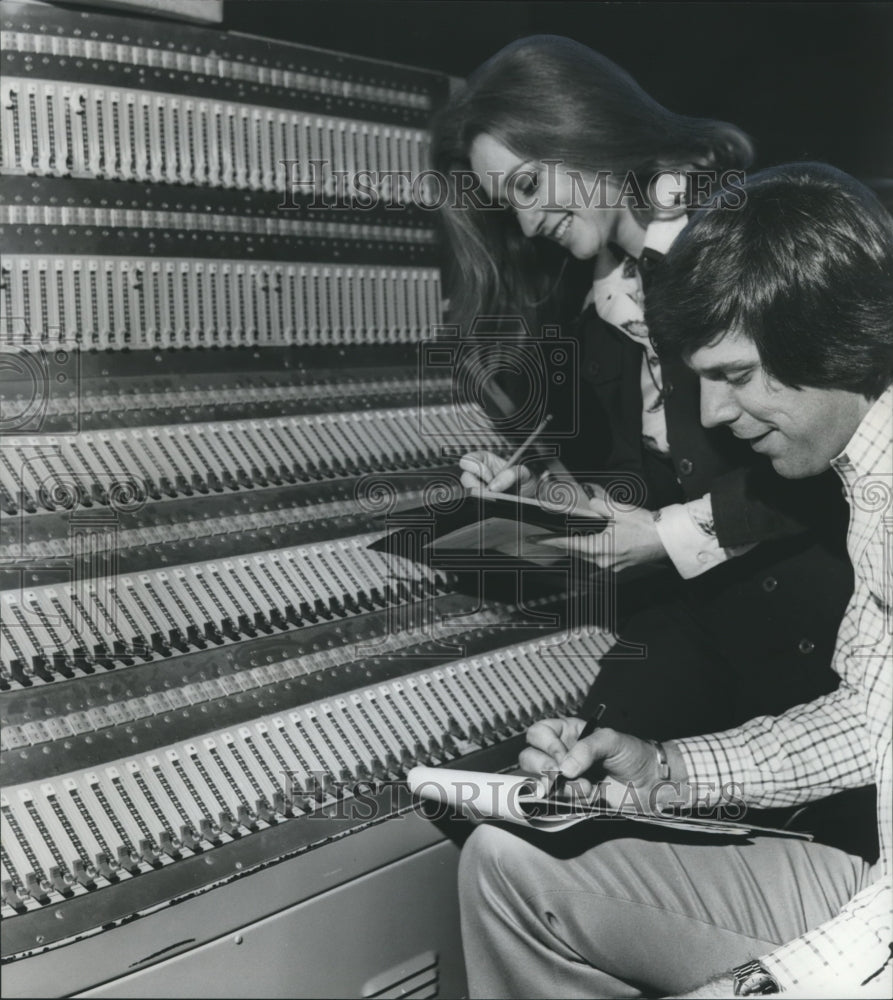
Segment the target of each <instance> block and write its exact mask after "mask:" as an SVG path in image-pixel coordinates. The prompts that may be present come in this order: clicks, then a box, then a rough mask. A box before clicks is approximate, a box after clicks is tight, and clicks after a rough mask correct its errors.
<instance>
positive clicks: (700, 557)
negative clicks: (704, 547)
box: [698, 552, 710, 563]
mask: <svg viewBox="0 0 893 1000" xmlns="http://www.w3.org/2000/svg"><path fill="white" fill-rule="evenodd" d="M709 558H710V556H709V554H708V553H707V552H699V553H698V562H699V563H705V562H707V560H708V559H709Z"/></svg>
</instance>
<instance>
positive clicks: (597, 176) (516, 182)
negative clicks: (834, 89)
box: [277, 159, 747, 212]
mask: <svg viewBox="0 0 893 1000" xmlns="http://www.w3.org/2000/svg"><path fill="white" fill-rule="evenodd" d="M279 162H280V164H281V165H282V167H283V170H284V171H285V177H286V189H285V192H284V197H283V200H282V202H281V203H280V204H279V205H278V206H277V207H278V208H280V209H295V210H298V209H303V208H311V209H323V208H325V209H334V210H338V209H354V210H357V209H359V210H361V211H371V210H374V209H379V208H385V209H389V210H392V211H393V210H399V209H405V208H408V207H410V206H414V207H415V208H419V209H422V210H423V211H435V212H436V211H439V210H441V209H444V208H449V209H453V210H456V209H458V210H464V209H474V210H475V211H501V210H503V209H506V208H510V209H513V210H516V211H523V210H526V209H530V208H533V207H539V208H543V209H546V210H548V211H574V210H581V209H591V208H608V209H611V208H621V207H626V208H630V209H634V210H637V211H644V210H646V209H658V210H660V211H676V210H680V209H684V210H686V211H691V210H693V209H696V208H700V207H702V206H703V205H705V204H707V203H708V202H709V201H710V199H711V198H712V196H713V194H714V192H716V191H717V190H718V189H723V190H724V191H726V192H727V197H726V202H725V207H726V208H728V209H737V208H740V207H741V206H742V205H743V204H744V202H745V200H746V197H747V195H746V192H745V190H744V186H743V185H744V181H745V171H743V170H725V171H717V170H707V169H693V170H690V171H685V172H682V171H679V170H675V169H673V170H670V169H667V170H658V171H655V172H654V173H652V174H650V175H645V176H643V175H641V174H638V173H634V172H632V171H630V172H627V173H624V174H617V173H615V172H613V171H609V170H599V171H596V172H591V171H582V170H579V169H576V168H574V167H573V166H569V165H568V166H565V164H563V162H562V161H561V160H542V161H540V162H539V163H538V164H536V165H535V166H533V165H531V166H525V167H523V168H522V169H519V170H516V171H514V172H513V173H511V174H509V175H505V176H503V175H501V174H500V172H499V171H494V170H490V171H487V172H486V173H485V174H484V176H481V175H479V174H477V173H476V172H474V171H473V170H469V169H458V170H454V171H450V172H449V173H443V172H441V171H438V170H434V169H433V168H427V169H422V170H417V171H412V170H407V169H398V170H372V169H361V170H354V171H350V170H344V169H342V168H338V167H336V166H335V165H334V164H333V163H332V162H331V161H329V160H326V159H310V160H307V161H306V162H302V161H301V160H297V159H284V160H280V161H279ZM559 170H561V171H562V183H561V184H560V185H559V184H558V183H557V178H558V171H559ZM308 199H309V200H308Z"/></svg>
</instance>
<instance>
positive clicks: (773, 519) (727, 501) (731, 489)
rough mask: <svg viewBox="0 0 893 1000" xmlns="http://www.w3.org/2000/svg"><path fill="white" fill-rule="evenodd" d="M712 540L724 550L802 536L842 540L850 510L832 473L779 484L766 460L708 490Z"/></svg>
mask: <svg viewBox="0 0 893 1000" xmlns="http://www.w3.org/2000/svg"><path fill="white" fill-rule="evenodd" d="M710 495H711V499H712V502H713V520H714V524H715V526H716V537H717V539H718V541H719V543H720V545H722V546H724V547H728V546H732V545H749V544H752V543H754V542H765V541H772V540H776V539H781V538H788V537H790V536H792V535H796V534H799V533H800V532H802V531H808V530H813V531H815V532H816V533H817V534H818V535H826V536H829V537H834V536H840V537H843V533H844V532H845V531H846V524H847V517H848V510H847V505H846V501H845V500H844V497H843V492H842V490H841V486H840V480H839V479H838V478H837V476H836V475H835V473H834V472H833V471H831V470H830V469H829V470H828V471H827V472H825V473H823V474H822V475H821V476H814V477H811V478H809V479H783V478H782V477H781V476H779V475H777V474H776V473H775V472H774V471H773V470H772V467H771V465H770V464H769V463H768V462H765V464H764V460H761V461H760V462H759V463H758V464H757V463H755V464H754V465H752V466H751V467H749V468H738V469H734V470H732V471H731V472H729V473H727V474H725V475H723V476H719V477H718V478H717V479H716V480H714V482H713V485H712V487H711V490H710Z"/></svg>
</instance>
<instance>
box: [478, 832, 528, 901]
mask: <svg viewBox="0 0 893 1000" xmlns="http://www.w3.org/2000/svg"><path fill="white" fill-rule="evenodd" d="M536 853H539V852H537V851H536V848H533V847H531V846H530V845H529V844H528V843H527V842H526V841H525V840H523V839H522V838H521V837H518V836H516V835H515V834H513V833H509V832H507V831H506V830H503V829H501V828H500V827H498V826H491V825H490V824H488V823H487V824H482V825H481V826H479V827H478V828H477V829H476V830H475V831H474V833H472V835H471V836H470V837H469V838H468V840H467V841H466V843H465V846H464V847H463V848H462V855H461V857H460V859H459V894H460V898H461V899H463V900H468V899H470V898H479V897H480V895H481V893H489V894H491V895H492V894H494V893H495V894H497V895H502V894H503V893H502V891H501V887H503V888H504V887H506V886H508V885H511V886H512V887H513V888H515V889H517V888H518V879H519V877H520V876H521V875H522V874H523V873H524V871H525V870H528V871H529V869H530V864H531V863H532V858H531V855H532V854H536Z"/></svg>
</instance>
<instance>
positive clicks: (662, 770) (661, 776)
mask: <svg viewBox="0 0 893 1000" xmlns="http://www.w3.org/2000/svg"><path fill="white" fill-rule="evenodd" d="M648 742H649V743H650V744H651V745H652V746H653V747H654V749H655V752H656V753H657V778H658V781H669V780H670V762H669V761H668V760H667V751H666V750H665V749H664V745H663V743H660V742H658V741H657V740H649V741H648Z"/></svg>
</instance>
